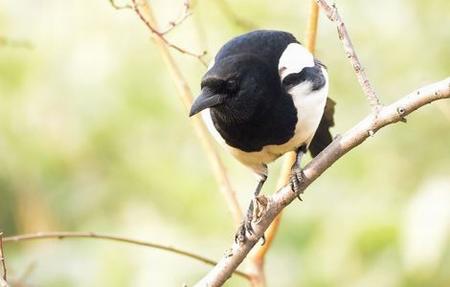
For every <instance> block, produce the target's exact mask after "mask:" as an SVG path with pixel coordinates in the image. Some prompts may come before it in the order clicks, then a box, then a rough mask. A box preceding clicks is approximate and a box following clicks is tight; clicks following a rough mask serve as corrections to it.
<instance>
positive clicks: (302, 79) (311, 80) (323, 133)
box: [189, 30, 335, 241]
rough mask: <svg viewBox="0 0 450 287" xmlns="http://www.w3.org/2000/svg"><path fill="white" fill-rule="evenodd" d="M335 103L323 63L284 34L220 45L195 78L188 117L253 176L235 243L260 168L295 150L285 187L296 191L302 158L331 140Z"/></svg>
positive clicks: (245, 228) (262, 33) (263, 173)
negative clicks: (197, 89) (197, 118)
mask: <svg viewBox="0 0 450 287" xmlns="http://www.w3.org/2000/svg"><path fill="white" fill-rule="evenodd" d="M334 106H335V103H334V101H333V100H331V99H330V98H328V74H327V69H326V67H325V65H323V64H322V63H321V62H320V61H319V60H317V59H315V58H314V56H313V55H312V54H311V53H310V52H309V51H308V50H307V49H306V48H305V47H303V46H302V45H301V44H300V42H299V41H297V39H296V38H295V37H294V36H293V35H292V34H290V33H287V32H283V31H274V30H257V31H253V32H249V33H246V34H243V35H241V36H238V37H235V38H233V39H231V40H230V41H228V42H227V43H226V44H225V45H224V46H223V47H222V48H221V49H220V50H219V52H218V53H217V55H216V56H215V58H214V60H213V61H212V63H211V64H210V65H209V67H208V71H207V72H206V73H205V75H204V76H203V78H202V80H201V94H200V96H198V97H197V98H196V99H195V101H194V103H193V104H192V107H191V110H190V114H189V116H193V115H195V114H197V113H199V112H201V114H202V117H203V119H204V121H205V123H206V125H207V126H208V129H209V131H210V132H211V133H212V134H213V135H214V137H215V138H216V139H217V140H218V141H219V142H220V143H221V144H222V145H223V146H225V147H226V148H227V149H228V150H229V151H230V153H231V154H232V155H233V156H234V157H235V158H236V159H238V160H239V161H240V162H241V163H243V164H244V165H245V166H247V167H249V168H250V169H251V170H253V171H254V172H255V173H256V174H257V175H258V185H257V187H256V189H255V192H254V198H253V199H252V201H251V202H250V205H249V208H248V210H247V216H246V218H245V220H244V221H243V223H242V225H241V226H240V228H239V230H238V233H237V234H236V240H237V241H243V240H245V238H246V232H248V233H249V234H252V233H253V228H252V226H251V222H252V220H253V219H254V210H255V206H254V205H256V204H258V202H257V200H256V199H257V197H258V195H259V193H260V191H261V188H262V187H263V185H264V182H265V181H266V179H267V176H268V168H267V164H269V163H271V162H273V161H274V160H276V159H277V158H279V157H280V156H282V155H283V154H285V153H287V152H289V151H295V152H296V161H295V163H294V165H293V167H292V173H291V179H290V185H291V188H292V190H293V191H294V192H296V193H297V194H299V191H300V190H299V188H300V186H299V185H300V181H301V178H302V169H301V166H300V162H301V158H302V156H303V155H304V154H305V153H306V152H307V150H309V151H310V153H311V155H312V156H313V157H315V156H316V155H318V154H319V153H320V152H321V151H322V150H323V149H324V148H325V147H326V146H327V145H328V144H329V143H331V141H332V136H331V133H330V131H329V129H330V127H332V126H333V125H334V120H333V114H334Z"/></svg>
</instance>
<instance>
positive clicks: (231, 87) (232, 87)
mask: <svg viewBox="0 0 450 287" xmlns="http://www.w3.org/2000/svg"><path fill="white" fill-rule="evenodd" d="M226 89H227V91H229V92H235V91H236V90H237V82H236V80H228V81H227V85H226Z"/></svg>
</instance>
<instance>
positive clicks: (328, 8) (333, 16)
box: [316, 0, 381, 117]
mask: <svg viewBox="0 0 450 287" xmlns="http://www.w3.org/2000/svg"><path fill="white" fill-rule="evenodd" d="M316 1H317V4H318V5H319V6H320V8H322V10H323V11H324V13H325V15H327V17H328V19H330V21H332V22H335V23H336V26H337V32H338V36H339V39H340V40H341V41H342V44H343V46H344V50H345V54H346V55H347V58H348V59H349V60H350V62H351V64H352V67H353V70H354V71H355V74H356V77H357V78H358V82H359V84H360V85H361V88H362V90H363V92H364V94H365V95H366V96H367V99H368V100H369V104H370V106H371V108H372V111H373V112H374V115H375V117H376V116H377V115H378V111H379V110H380V108H381V101H380V99H379V98H378V96H377V94H376V93H375V90H374V89H373V87H372V85H371V84H370V81H369V78H368V77H367V75H366V72H365V71H364V68H363V66H362V65H361V62H360V60H359V57H358V55H357V54H356V51H355V48H354V47H353V43H352V41H351V39H350V35H349V34H348V32H347V28H346V27H345V24H344V21H343V20H342V18H341V15H339V12H338V10H337V7H336V5H335V4H333V5H329V4H328V3H327V1H326V0H316Z"/></svg>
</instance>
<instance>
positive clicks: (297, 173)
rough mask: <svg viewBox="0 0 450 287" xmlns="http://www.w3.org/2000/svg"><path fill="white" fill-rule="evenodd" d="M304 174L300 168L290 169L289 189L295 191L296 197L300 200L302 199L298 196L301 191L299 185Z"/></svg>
mask: <svg viewBox="0 0 450 287" xmlns="http://www.w3.org/2000/svg"><path fill="white" fill-rule="evenodd" d="M304 176H305V174H304V173H303V170H302V169H299V168H295V169H293V170H292V174H291V180H290V185H291V189H292V191H293V192H295V194H297V197H298V199H299V200H300V201H303V200H302V198H301V197H300V194H301V192H302V190H301V188H300V185H301V183H302V181H303V178H304Z"/></svg>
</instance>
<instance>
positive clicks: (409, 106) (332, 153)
mask: <svg viewBox="0 0 450 287" xmlns="http://www.w3.org/2000/svg"><path fill="white" fill-rule="evenodd" d="M448 98H450V78H447V79H445V80H443V81H440V82H437V83H434V84H430V85H428V86H425V87H422V88H420V89H418V90H416V91H414V92H412V93H410V94H408V95H406V96H405V97H403V98H401V99H400V100H398V101H396V102H394V103H393V104H391V105H389V106H386V107H382V108H381V109H380V111H379V115H378V120H377V121H376V122H375V123H374V122H373V115H369V116H367V117H366V118H365V119H363V120H362V121H361V122H359V123H358V124H357V125H356V126H354V127H353V128H352V129H350V130H349V131H347V132H346V133H345V134H343V135H342V136H339V137H337V138H336V139H334V140H333V142H332V143H331V144H330V145H329V146H328V147H327V148H325V150H323V151H322V152H321V153H320V154H319V155H318V156H316V157H315V158H314V159H313V160H312V161H311V162H309V163H308V164H307V165H306V166H305V167H304V169H303V174H304V176H303V178H302V180H301V183H300V189H299V194H301V193H303V192H304V191H305V189H306V188H307V187H308V186H309V185H310V184H311V183H313V182H314V181H315V180H316V179H317V178H318V177H319V176H320V175H321V174H322V173H323V172H325V171H326V170H327V169H328V168H329V167H331V165H332V164H334V163H335V162H336V161H337V160H338V159H339V158H341V157H342V156H343V155H345V154H346V153H348V152H349V151H351V150H352V149H354V148H355V147H356V146H358V145H360V144H362V143H363V142H364V141H365V140H366V139H367V138H368V137H369V136H370V132H371V131H372V130H375V131H376V130H379V129H381V128H383V127H385V126H387V125H389V124H393V123H396V122H399V121H404V119H405V117H406V116H407V115H409V114H410V113H412V112H414V111H415V110H417V109H419V108H420V107H422V106H424V105H426V104H429V103H431V102H434V101H437V100H440V99H448ZM299 194H297V193H294V192H292V189H291V187H290V186H289V185H287V186H285V187H283V189H282V190H281V191H279V192H277V193H275V194H273V195H272V196H270V197H268V198H267V202H268V205H267V207H266V210H265V212H264V213H263V214H262V217H261V218H259V221H258V222H254V223H253V224H252V225H253V230H254V234H252V235H248V237H247V241H245V242H244V243H242V244H240V245H239V244H236V243H234V244H233V246H232V248H231V251H230V252H229V253H228V254H229V255H228V256H226V257H224V258H222V259H221V260H220V261H219V263H218V264H217V265H216V266H215V267H214V268H213V269H212V270H211V271H210V272H209V273H208V274H207V275H206V276H205V277H204V278H203V279H202V280H201V281H199V282H198V283H197V284H196V285H195V286H196V287H206V286H208V287H215V286H222V284H224V282H225V281H226V280H227V279H228V278H229V277H230V276H231V274H232V272H233V271H234V270H235V269H236V268H237V267H238V266H239V265H240V264H241V262H242V261H243V260H244V258H245V257H246V256H247V254H248V253H249V252H250V250H251V249H252V248H253V247H254V246H255V244H256V243H257V242H258V241H259V240H260V238H261V236H262V235H263V234H264V231H265V230H266V229H267V228H268V227H269V225H270V223H271V222H272V221H273V220H274V219H275V217H276V216H277V215H278V214H279V213H280V212H281V211H282V210H283V208H285V207H286V206H287V205H289V204H290V203H291V202H292V201H294V200H295V199H296V198H297V196H298V195H299Z"/></svg>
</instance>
